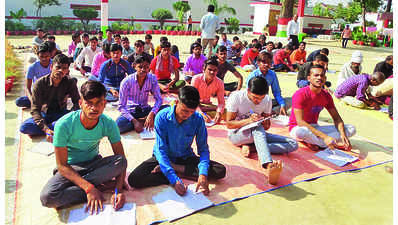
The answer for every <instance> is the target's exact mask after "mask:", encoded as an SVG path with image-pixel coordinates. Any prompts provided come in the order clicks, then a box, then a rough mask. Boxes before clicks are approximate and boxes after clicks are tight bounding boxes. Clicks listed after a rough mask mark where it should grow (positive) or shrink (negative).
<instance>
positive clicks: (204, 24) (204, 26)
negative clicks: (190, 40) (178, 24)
mask: <svg viewBox="0 0 398 225" xmlns="http://www.w3.org/2000/svg"><path fill="white" fill-rule="evenodd" d="M218 28H220V19H219V18H218V16H216V15H215V14H214V13H211V12H208V13H207V14H206V15H204V16H203V17H202V19H201V20H200V29H201V30H202V38H203V39H214V38H215V37H216V30H218Z"/></svg>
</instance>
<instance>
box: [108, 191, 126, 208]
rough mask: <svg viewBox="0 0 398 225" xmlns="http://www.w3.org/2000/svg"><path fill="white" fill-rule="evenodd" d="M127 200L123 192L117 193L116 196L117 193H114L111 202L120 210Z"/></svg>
mask: <svg viewBox="0 0 398 225" xmlns="http://www.w3.org/2000/svg"><path fill="white" fill-rule="evenodd" d="M115 197H116V204H115ZM125 202H126V197H125V196H124V194H123V193H117V196H115V193H113V195H112V197H111V204H112V206H113V208H114V209H115V210H119V209H120V208H122V207H123V205H124V203H125Z"/></svg>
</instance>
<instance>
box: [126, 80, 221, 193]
mask: <svg viewBox="0 0 398 225" xmlns="http://www.w3.org/2000/svg"><path fill="white" fill-rule="evenodd" d="M199 100H200V97H199V92H198V90H196V88H195V87H192V86H185V87H183V88H181V89H180V90H179V93H178V101H177V103H176V105H175V106H172V107H168V108H166V109H163V110H161V111H160V112H159V113H158V114H157V116H156V117H155V133H156V142H155V146H154V147H153V156H152V157H151V158H150V159H148V160H146V161H145V162H143V163H141V164H140V165H139V166H138V167H137V168H135V169H134V170H133V172H131V174H130V175H129V177H128V182H129V184H130V186H131V187H134V188H144V187H151V186H157V185H162V184H171V185H172V186H173V187H174V189H175V191H176V192H177V194H179V195H184V194H185V193H186V191H187V186H186V185H184V183H183V182H182V180H181V178H180V177H185V178H188V179H197V182H198V183H197V185H196V190H199V188H202V189H203V193H204V194H205V195H208V194H209V184H208V179H221V178H224V177H225V172H226V169H225V167H224V166H223V165H222V164H220V163H217V162H214V161H211V160H210V153H209V146H208V144H207V130H206V126H205V122H204V120H203V118H202V116H201V115H200V114H199V113H198V112H196V108H197V107H198V105H199ZM194 138H195V140H196V146H197V153H198V154H199V156H197V155H196V154H195V153H194V152H193V149H192V147H191V145H192V142H193V139H194Z"/></svg>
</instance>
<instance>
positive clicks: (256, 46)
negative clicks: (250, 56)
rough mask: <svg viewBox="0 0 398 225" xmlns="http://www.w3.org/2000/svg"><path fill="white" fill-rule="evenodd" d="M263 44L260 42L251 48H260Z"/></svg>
mask: <svg viewBox="0 0 398 225" xmlns="http://www.w3.org/2000/svg"><path fill="white" fill-rule="evenodd" d="M262 47H263V46H262V45H261V44H260V43H257V44H255V45H253V48H257V49H261V48H262Z"/></svg>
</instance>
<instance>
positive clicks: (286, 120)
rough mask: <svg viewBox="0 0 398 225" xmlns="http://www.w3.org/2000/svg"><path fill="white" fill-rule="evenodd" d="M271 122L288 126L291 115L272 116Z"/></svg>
mask: <svg viewBox="0 0 398 225" xmlns="http://www.w3.org/2000/svg"><path fill="white" fill-rule="evenodd" d="M271 122H272V123H275V124H278V125H281V126H287V125H289V117H288V116H285V115H278V116H277V117H275V118H272V119H271Z"/></svg>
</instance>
